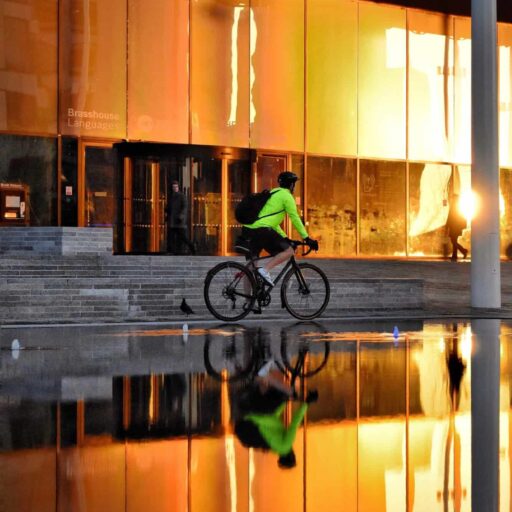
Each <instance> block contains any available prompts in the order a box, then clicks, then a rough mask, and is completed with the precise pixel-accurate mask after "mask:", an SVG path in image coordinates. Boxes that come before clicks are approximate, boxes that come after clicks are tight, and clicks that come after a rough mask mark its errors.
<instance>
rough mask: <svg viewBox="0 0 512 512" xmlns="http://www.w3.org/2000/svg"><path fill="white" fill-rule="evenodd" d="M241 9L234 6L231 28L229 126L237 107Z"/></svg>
mask: <svg viewBox="0 0 512 512" xmlns="http://www.w3.org/2000/svg"><path fill="white" fill-rule="evenodd" d="M242 9H243V7H235V10H234V12H233V26H232V28H231V111H230V114H229V119H228V125H229V126H233V125H235V124H236V115H237V109H238V99H237V98H238V26H239V24H240V14H241V12H242Z"/></svg>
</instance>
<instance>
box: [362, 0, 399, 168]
mask: <svg viewBox="0 0 512 512" xmlns="http://www.w3.org/2000/svg"><path fill="white" fill-rule="evenodd" d="M405 19H406V17H405V9H402V8H396V7H388V6H381V5H377V4H371V3H368V2H361V3H359V55H358V57H359V62H358V65H359V84H358V86H359V117H358V120H359V123H358V126H359V154H360V155H362V156H373V157H379V158H404V157H405V65H406V64H405V63H406V31H405ZM375 84H379V86H378V87H376V86H375Z"/></svg>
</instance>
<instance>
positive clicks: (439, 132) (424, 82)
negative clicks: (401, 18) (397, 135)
mask: <svg viewBox="0 0 512 512" xmlns="http://www.w3.org/2000/svg"><path fill="white" fill-rule="evenodd" d="M408 23H409V33H408V34H409V158H411V159H415V160H427V161H444V162H448V161H451V145H452V140H453V17H451V16H446V15H442V14H432V13H425V12H420V11H413V10H411V11H409V14H408Z"/></svg>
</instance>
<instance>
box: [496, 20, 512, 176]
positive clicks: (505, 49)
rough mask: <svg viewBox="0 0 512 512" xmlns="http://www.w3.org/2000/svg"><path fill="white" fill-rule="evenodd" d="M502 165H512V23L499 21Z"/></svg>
mask: <svg viewBox="0 0 512 512" xmlns="http://www.w3.org/2000/svg"><path fill="white" fill-rule="evenodd" d="M498 47H499V48H498V68H499V69H498V77H499V89H498V94H499V126H500V132H499V143H500V165H502V166H505V165H512V83H511V79H512V53H511V49H512V25H510V24H505V23H498Z"/></svg>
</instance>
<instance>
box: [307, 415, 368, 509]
mask: <svg viewBox="0 0 512 512" xmlns="http://www.w3.org/2000/svg"><path fill="white" fill-rule="evenodd" d="M306 436H307V444H306V447H307V458H306V486H307V487H306V499H307V507H306V509H307V510H308V512H324V511H326V510H344V511H347V512H356V511H357V424H356V423H355V422H343V423H338V424H332V425H315V424H312V425H310V426H308V429H307V434H306ZM361 510H362V509H361ZM368 510H372V509H368Z"/></svg>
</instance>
